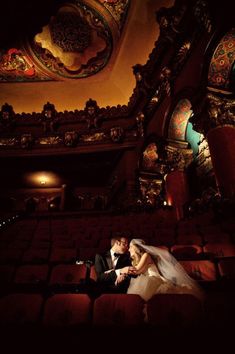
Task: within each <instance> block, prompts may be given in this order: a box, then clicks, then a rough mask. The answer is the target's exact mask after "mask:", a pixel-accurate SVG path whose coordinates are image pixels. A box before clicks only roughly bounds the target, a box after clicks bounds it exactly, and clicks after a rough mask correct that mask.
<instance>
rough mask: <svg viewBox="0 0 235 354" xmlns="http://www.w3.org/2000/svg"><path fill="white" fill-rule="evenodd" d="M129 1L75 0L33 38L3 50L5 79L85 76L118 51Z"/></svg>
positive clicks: (0, 66)
mask: <svg viewBox="0 0 235 354" xmlns="http://www.w3.org/2000/svg"><path fill="white" fill-rule="evenodd" d="M129 3H130V0H117V1H97V0H86V1H85V0H84V1H79V0H70V1H68V2H65V3H64V4H62V5H61V6H60V7H59V8H58V10H57V12H56V13H55V14H54V15H53V16H51V18H50V21H49V23H48V24H47V25H45V26H44V27H42V29H41V31H40V32H39V33H37V34H36V35H35V36H34V38H33V39H32V40H29V39H25V40H24V41H23V43H22V44H20V45H19V47H17V48H8V49H5V50H2V51H0V82H9V81H11V82H21V81H48V80H66V79H80V78H85V77H88V76H91V75H94V74H96V73H98V72H99V71H100V70H102V69H103V68H104V67H105V66H106V65H107V64H108V62H109V60H110V58H111V56H112V55H115V53H114V52H115V48H117V47H118V46H117V45H118V41H119V39H120V35H121V29H122V28H123V24H124V22H125V19H126V14H127V11H128V8H129Z"/></svg>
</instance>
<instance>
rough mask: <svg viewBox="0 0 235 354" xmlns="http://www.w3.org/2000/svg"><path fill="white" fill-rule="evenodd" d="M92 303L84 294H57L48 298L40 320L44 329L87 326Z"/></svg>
mask: <svg viewBox="0 0 235 354" xmlns="http://www.w3.org/2000/svg"><path fill="white" fill-rule="evenodd" d="M91 310H92V302H91V299H90V298H89V296H88V295H86V294H57V295H54V296H52V297H51V298H48V299H47V301H46V303H45V307H44V313H43V318H42V323H43V325H44V326H46V327H61V326H65V327H68V326H79V325H88V324H89V323H90V321H91Z"/></svg>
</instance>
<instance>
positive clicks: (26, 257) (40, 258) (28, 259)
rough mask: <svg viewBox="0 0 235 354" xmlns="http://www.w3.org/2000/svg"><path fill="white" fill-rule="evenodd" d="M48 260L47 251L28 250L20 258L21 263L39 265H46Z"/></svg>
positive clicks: (38, 249) (39, 249)
mask: <svg viewBox="0 0 235 354" xmlns="http://www.w3.org/2000/svg"><path fill="white" fill-rule="evenodd" d="M48 259H49V249H41V248H29V249H28V250H26V251H25V252H24V254H23V256H22V259H21V261H22V263H31V264H41V263H47V262H48Z"/></svg>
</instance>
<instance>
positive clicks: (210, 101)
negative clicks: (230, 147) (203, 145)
mask: <svg viewBox="0 0 235 354" xmlns="http://www.w3.org/2000/svg"><path fill="white" fill-rule="evenodd" d="M189 121H190V122H191V123H192V124H193V127H194V130H196V131H198V132H199V133H202V134H204V135H207V133H208V132H209V130H211V129H214V128H216V127H222V126H225V125H230V126H234V125H235V100H234V99H232V98H231V99H229V98H227V97H220V96H216V95H215V94H212V93H211V92H209V93H207V95H206V98H205V99H204V102H203V104H202V107H201V109H200V110H199V111H198V113H197V114H194V115H193V116H192V117H191V118H190V119H189Z"/></svg>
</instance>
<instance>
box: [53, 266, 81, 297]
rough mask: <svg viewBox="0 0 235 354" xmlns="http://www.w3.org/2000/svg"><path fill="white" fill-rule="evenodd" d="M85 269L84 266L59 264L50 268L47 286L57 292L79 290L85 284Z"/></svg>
mask: <svg viewBox="0 0 235 354" xmlns="http://www.w3.org/2000/svg"><path fill="white" fill-rule="evenodd" d="M86 275H87V267H86V265H85V264H78V265H76V264H73V265H70V264H60V265H57V266H54V267H53V268H52V272H51V276H50V281H49V286H50V287H51V288H52V289H53V290H55V291H59V292H61V291H62V292H63V291H67V290H71V291H73V290H76V289H77V290H79V289H80V288H81V287H80V285H82V283H83V284H84V283H85V279H86Z"/></svg>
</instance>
